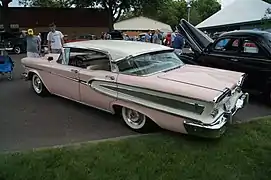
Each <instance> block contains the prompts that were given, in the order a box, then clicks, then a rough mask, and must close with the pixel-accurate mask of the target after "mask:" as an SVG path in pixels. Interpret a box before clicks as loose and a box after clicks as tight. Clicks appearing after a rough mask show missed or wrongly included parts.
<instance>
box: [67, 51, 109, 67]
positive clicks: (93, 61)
mask: <svg viewBox="0 0 271 180" xmlns="http://www.w3.org/2000/svg"><path fill="white" fill-rule="evenodd" d="M68 65H69V66H75V67H79V68H83V69H88V70H104V71H111V67H110V60H109V57H108V56H107V55H106V54H104V53H101V52H98V51H94V50H89V49H81V48H71V49H70V53H69V61H68Z"/></svg>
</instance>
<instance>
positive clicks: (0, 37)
mask: <svg viewBox="0 0 271 180" xmlns="http://www.w3.org/2000/svg"><path fill="white" fill-rule="evenodd" d="M20 35H21V34H20V33H10V32H6V31H2V32H0V48H2V49H5V50H6V51H8V52H14V53H16V54H20V53H23V52H26V39H25V38H23V37H20Z"/></svg>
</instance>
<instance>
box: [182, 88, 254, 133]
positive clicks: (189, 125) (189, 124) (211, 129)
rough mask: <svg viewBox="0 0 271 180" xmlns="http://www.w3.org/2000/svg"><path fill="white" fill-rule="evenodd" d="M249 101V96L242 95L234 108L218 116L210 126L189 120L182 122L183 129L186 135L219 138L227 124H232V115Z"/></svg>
mask: <svg viewBox="0 0 271 180" xmlns="http://www.w3.org/2000/svg"><path fill="white" fill-rule="evenodd" d="M248 101H249V94H248V93H245V94H242V95H241V96H240V97H239V98H238V100H237V101H236V103H235V106H234V107H233V108H232V109H231V110H230V111H229V112H225V113H223V114H222V115H220V116H219V117H218V118H217V119H216V120H215V121H214V122H213V123H212V124H200V123H195V122H194V121H191V120H186V121H184V127H185V129H186V131H187V133H188V134H191V135H195V136H200V137H206V138H219V137H220V136H221V135H222V134H224V132H225V131H226V128H227V124H230V123H232V118H233V116H234V114H235V113H236V112H237V111H238V110H239V109H242V108H243V107H244V106H245V105H246V104H248Z"/></svg>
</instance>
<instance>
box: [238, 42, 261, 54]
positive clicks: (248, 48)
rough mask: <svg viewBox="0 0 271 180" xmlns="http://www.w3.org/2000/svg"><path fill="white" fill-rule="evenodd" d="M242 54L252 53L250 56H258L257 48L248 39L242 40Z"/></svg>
mask: <svg viewBox="0 0 271 180" xmlns="http://www.w3.org/2000/svg"><path fill="white" fill-rule="evenodd" d="M242 52H243V53H252V54H258V53H259V48H258V46H257V45H256V43H254V42H253V41H251V40H249V39H244V41H243V45H242Z"/></svg>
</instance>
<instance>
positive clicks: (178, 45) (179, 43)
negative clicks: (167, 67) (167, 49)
mask: <svg viewBox="0 0 271 180" xmlns="http://www.w3.org/2000/svg"><path fill="white" fill-rule="evenodd" d="M172 47H173V48H174V52H175V53H176V54H178V55H180V54H182V49H183V47H184V37H183V36H182V35H181V34H180V33H176V37H175V38H174V41H173V42H172Z"/></svg>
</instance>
